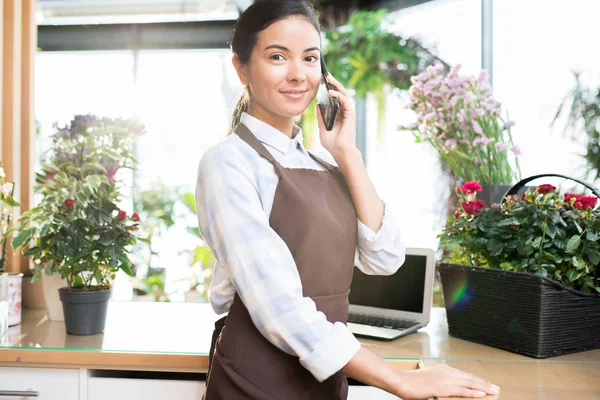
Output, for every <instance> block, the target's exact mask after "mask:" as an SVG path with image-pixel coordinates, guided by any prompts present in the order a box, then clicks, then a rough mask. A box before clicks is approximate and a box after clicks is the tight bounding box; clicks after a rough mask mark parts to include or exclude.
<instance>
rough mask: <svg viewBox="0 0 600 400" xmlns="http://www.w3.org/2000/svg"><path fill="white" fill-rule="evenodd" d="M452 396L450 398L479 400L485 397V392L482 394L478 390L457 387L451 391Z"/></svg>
mask: <svg viewBox="0 0 600 400" xmlns="http://www.w3.org/2000/svg"><path fill="white" fill-rule="evenodd" d="M451 393H452V394H450V396H452V397H456V396H460V397H470V398H481V397H485V396H487V393H486V392H482V391H480V390H471V389H467V388H464V387H460V386H457V387H455V388H453V389H452V392H451Z"/></svg>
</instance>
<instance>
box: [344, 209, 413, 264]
mask: <svg viewBox="0 0 600 400" xmlns="http://www.w3.org/2000/svg"><path fill="white" fill-rule="evenodd" d="M357 223H358V237H357V246H356V256H355V259H354V263H355V265H356V267H357V268H358V269H360V270H361V271H362V272H364V273H365V274H367V275H391V274H393V273H394V272H396V271H397V270H398V268H400V266H401V265H402V264H404V260H405V258H406V245H405V242H404V240H403V237H402V234H401V232H400V228H399V227H398V225H397V224H396V222H395V221H394V218H393V217H392V215H391V212H390V207H389V206H388V205H387V204H385V202H384V211H383V218H382V220H381V227H380V228H379V230H378V231H377V232H374V231H373V230H372V229H371V228H369V227H368V226H366V225H365V224H363V223H362V222H361V221H360V219H358V218H357Z"/></svg>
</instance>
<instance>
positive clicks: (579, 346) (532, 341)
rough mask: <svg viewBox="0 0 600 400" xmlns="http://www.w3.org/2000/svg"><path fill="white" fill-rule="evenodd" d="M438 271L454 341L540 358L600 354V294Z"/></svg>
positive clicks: (504, 274)
mask: <svg viewBox="0 0 600 400" xmlns="http://www.w3.org/2000/svg"><path fill="white" fill-rule="evenodd" d="M438 269H439V272H440V276H441V278H442V287H443V290H444V302H445V305H446V313H447V317H448V329H449V333H450V335H452V336H455V337H458V338H461V339H466V340H470V341H473V342H478V343H482V344H485V345H489V346H492V347H498V348H501V349H504V350H508V351H511V352H514V353H519V354H523V355H526V356H530V357H535V358H547V357H554V356H559V355H561V354H568V353H576V352H579V351H584V350H591V349H597V348H600V294H589V293H582V292H579V291H577V290H573V289H571V288H568V287H566V286H565V285H563V284H561V283H559V282H556V281H553V280H551V279H547V278H542V277H540V276H537V275H535V274H530V273H526V272H514V271H503V270H500V269H492V268H479V267H469V266H464V265H454V264H439V265H438Z"/></svg>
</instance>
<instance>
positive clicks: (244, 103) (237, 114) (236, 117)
mask: <svg viewBox="0 0 600 400" xmlns="http://www.w3.org/2000/svg"><path fill="white" fill-rule="evenodd" d="M249 101H250V96H248V88H245V89H244V93H243V94H242V97H241V98H240V100H239V101H238V103H237V105H236V106H235V110H233V115H232V116H231V122H230V123H229V132H227V135H231V134H233V133H234V132H235V128H237V126H238V124H239V123H240V120H241V119H242V114H243V113H245V112H247V111H248V103H249Z"/></svg>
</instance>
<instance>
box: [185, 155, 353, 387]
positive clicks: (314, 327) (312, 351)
mask: <svg viewBox="0 0 600 400" xmlns="http://www.w3.org/2000/svg"><path fill="white" fill-rule="evenodd" d="M196 203H197V213H198V221H199V225H200V231H201V232H202V235H203V236H204V238H205V241H206V243H207V244H208V246H209V247H210V249H211V251H212V252H213V254H214V255H215V257H216V259H217V261H218V262H219V263H220V264H221V266H222V267H223V269H224V270H225V272H226V273H227V274H228V276H229V278H230V280H231V281H232V282H233V285H234V286H235V288H236V291H237V293H238V295H239V296H240V298H241V299H242V301H243V302H244V305H245V306H246V308H247V309H248V312H249V314H250V317H251V318H252V321H253V322H254V325H255V326H256V328H257V329H258V330H259V331H260V333H261V334H262V335H263V336H264V337H265V338H266V339H267V340H268V341H269V342H271V343H272V344H273V345H275V346H277V347H278V348H279V349H281V350H282V351H284V352H286V353H288V354H291V355H295V356H297V357H298V358H299V360H300V363H301V364H302V365H303V366H304V367H305V368H306V369H307V370H309V371H310V372H311V373H312V374H313V375H314V376H315V378H316V379H317V380H319V381H323V380H325V379H327V378H328V377H330V376H331V375H333V374H334V373H336V372H337V371H339V370H340V369H341V368H342V367H344V365H346V364H347V363H348V362H349V361H350V360H351V359H352V357H353V356H354V355H355V354H356V353H357V352H358V350H359V348H360V343H359V342H358V340H356V338H355V337H354V335H352V333H351V332H350V331H349V329H348V328H347V327H346V325H344V324H342V323H340V322H336V323H335V324H332V323H330V322H329V321H327V319H326V317H325V314H323V313H322V312H320V311H318V310H317V309H316V305H315V303H314V301H313V300H312V299H310V298H308V297H304V296H303V294H302V282H301V280H300V276H299V274H298V270H297V267H296V264H295V261H294V259H293V257H292V255H291V253H290V251H289V248H288V247H287V245H286V244H285V242H284V241H283V239H281V237H280V236H279V235H278V234H277V233H276V232H275V231H274V230H273V229H272V228H271V227H270V225H269V219H268V216H267V214H266V212H265V211H264V210H263V208H262V204H261V202H260V193H259V190H258V186H257V184H256V179H255V177H254V176H253V168H252V166H251V165H250V162H249V161H248V160H247V159H245V158H244V157H243V156H242V155H241V154H240V153H238V152H236V150H235V149H231V148H227V149H223V148H222V145H219V146H216V147H213V148H212V149H210V150H209V151H208V152H207V153H206V154H205V156H204V157H203V158H202V160H201V162H200V165H199V170H198V181H197V187H196Z"/></svg>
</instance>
